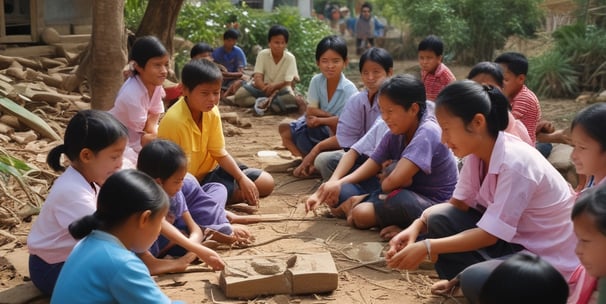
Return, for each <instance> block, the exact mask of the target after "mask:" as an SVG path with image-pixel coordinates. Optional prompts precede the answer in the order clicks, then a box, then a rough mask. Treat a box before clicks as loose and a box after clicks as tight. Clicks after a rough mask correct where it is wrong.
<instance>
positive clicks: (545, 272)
mask: <svg viewBox="0 0 606 304" xmlns="http://www.w3.org/2000/svg"><path fill="white" fill-rule="evenodd" d="M567 299H568V284H567V283H566V280H565V279H564V277H563V276H562V274H561V273H560V272H559V271H558V270H557V269H555V268H554V267H553V266H552V265H551V264H549V263H548V262H547V261H545V260H544V259H541V257H539V256H538V255H535V254H532V253H517V254H515V255H513V256H512V257H510V258H508V259H507V260H506V261H504V262H503V263H501V264H500V265H499V266H497V267H496V268H495V269H494V270H493V271H492V273H491V274H490V276H489V277H488V279H487V280H486V283H484V286H483V287H482V290H481V291H480V297H479V303H481V304H505V303H507V304H509V303H516V304H535V303H550V304H560V303H561V304H565V303H566V301H567Z"/></svg>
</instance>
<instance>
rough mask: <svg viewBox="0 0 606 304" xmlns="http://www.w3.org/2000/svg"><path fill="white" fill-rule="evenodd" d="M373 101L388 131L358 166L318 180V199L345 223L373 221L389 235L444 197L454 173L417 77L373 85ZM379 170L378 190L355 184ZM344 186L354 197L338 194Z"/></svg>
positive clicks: (360, 225) (371, 224)
mask: <svg viewBox="0 0 606 304" xmlns="http://www.w3.org/2000/svg"><path fill="white" fill-rule="evenodd" d="M379 106H380V109H381V116H382V118H383V121H385V124H386V125H387V126H388V127H389V132H388V133H387V134H385V136H384V137H383V139H382V140H381V142H380V144H379V146H378V147H377V148H376V149H375V151H374V152H373V153H372V155H371V156H370V158H369V159H368V160H366V161H365V162H364V164H362V166H360V167H359V168H357V169H356V170H355V171H353V172H352V173H350V174H348V175H346V176H344V177H343V178H341V179H340V180H337V181H331V182H327V183H326V184H324V185H323V186H324V193H322V195H320V196H319V200H318V201H320V202H326V203H327V204H328V205H329V206H331V207H333V214H335V215H339V213H340V215H341V216H343V217H346V218H347V222H348V223H349V224H350V225H352V226H354V227H356V228H360V229H368V228H372V227H376V226H378V227H379V228H380V229H382V231H381V235H382V236H383V235H385V236H386V238H389V236H393V235H394V233H393V231H396V230H397V231H399V230H401V229H404V228H406V227H408V225H410V223H412V221H414V220H416V219H417V218H418V217H419V216H420V215H421V213H422V212H423V210H425V209H426V208H427V207H429V206H432V205H434V204H438V203H442V202H444V201H446V200H447V199H448V198H449V197H450V196H451V194H452V191H453V189H454V186H455V184H456V182H457V175H458V173H457V163H456V160H455V158H454V157H453V155H452V153H451V152H450V151H449V150H448V148H447V147H446V146H444V145H443V144H442V143H441V142H440V134H441V132H440V128H439V126H438V123H437V122H436V121H435V117H434V115H433V113H432V112H433V111H431V110H430V109H429V107H428V105H427V103H426V100H425V87H423V83H422V82H421V81H420V80H417V79H415V78H414V77H412V76H410V75H398V76H395V77H393V78H391V79H388V80H387V81H385V82H384V83H383V85H382V86H381V88H380V89H379ZM387 167H390V168H389V170H387V169H386V168H387ZM382 169H383V170H382ZM381 170H382V172H381ZM388 171H391V172H388ZM380 172H381V174H382V176H381V178H380V182H381V186H380V188H379V189H364V188H363V187H360V186H359V185H358V184H359V183H360V182H363V181H365V180H367V179H369V178H372V177H374V176H376V175H377V174H379V173H380ZM349 187H353V188H355V189H356V190H357V191H356V190H347V191H345V192H346V193H348V195H351V194H352V193H354V195H359V196H352V197H351V198H347V197H340V192H341V190H342V189H345V188H349ZM382 196H385V197H384V198H383V197H382ZM337 197H338V198H339V199H338V200H337ZM339 203H340V204H339ZM314 207H315V206H309V207H308V209H313V208H314ZM388 231H390V232H391V233H388Z"/></svg>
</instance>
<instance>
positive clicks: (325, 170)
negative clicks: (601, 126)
mask: <svg viewBox="0 0 606 304" xmlns="http://www.w3.org/2000/svg"><path fill="white" fill-rule="evenodd" d="M358 67H359V69H360V75H361V76H362V82H363V83H364V90H362V91H361V92H358V93H357V94H354V95H353V96H351V98H349V100H348V101H347V103H346V104H345V107H343V111H342V112H341V115H339V122H338V123H337V134H336V139H337V142H338V145H339V147H341V149H340V150H335V151H330V152H322V153H320V154H318V156H317V157H316V159H315V160H314V162H313V163H311V164H306V163H301V165H300V167H301V168H302V172H304V173H306V172H312V171H313V170H315V169H318V171H320V174H321V175H322V179H324V180H325V181H326V180H328V179H329V178H330V176H331V175H332V172H333V171H334V170H335V168H336V167H337V165H338V163H339V160H340V159H341V157H342V156H343V154H344V153H345V150H349V148H350V147H351V146H352V145H353V144H354V143H355V142H356V141H358V140H359V139H360V138H362V137H363V136H364V134H366V133H367V132H368V130H370V128H371V127H372V126H373V124H374V123H375V121H376V120H377V118H378V117H380V116H381V112H380V110H379V105H378V99H379V94H377V92H378V91H379V87H380V86H381V84H382V83H383V81H385V80H386V79H387V78H388V77H391V75H392V74H393V58H392V57H391V55H390V54H389V52H387V51H386V50H385V49H382V48H370V49H368V50H366V52H364V54H362V56H360V62H359V63H358ZM365 160H366V158H365V156H362V157H361V158H359V159H358V160H357V161H356V165H355V166H356V167H358V166H360V165H361V164H362V163H364V161H365ZM312 165H313V169H312Z"/></svg>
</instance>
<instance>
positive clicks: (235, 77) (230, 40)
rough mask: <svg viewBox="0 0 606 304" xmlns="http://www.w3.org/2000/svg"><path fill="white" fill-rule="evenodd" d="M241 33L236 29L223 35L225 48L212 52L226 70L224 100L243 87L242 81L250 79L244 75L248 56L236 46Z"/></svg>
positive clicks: (216, 60)
mask: <svg viewBox="0 0 606 304" xmlns="http://www.w3.org/2000/svg"><path fill="white" fill-rule="evenodd" d="M239 36H240V33H239V32H238V31H237V30H235V29H228V30H226V31H225V33H223V46H220V47H218V48H216V49H215V50H214V51H213V52H212V58H213V59H214V61H215V62H216V63H218V64H220V65H222V66H224V67H225V68H226V71H224V72H223V86H222V89H223V90H222V93H223V95H222V96H221V97H222V98H225V97H227V96H231V95H233V94H234V93H235V92H236V90H238V88H240V86H241V85H242V80H246V79H247V78H248V77H247V76H246V75H244V67H246V56H245V55H244V51H242V49H241V48H240V47H239V46H237V45H236V43H237V42H238V37H239Z"/></svg>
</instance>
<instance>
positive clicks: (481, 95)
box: [436, 80, 509, 138]
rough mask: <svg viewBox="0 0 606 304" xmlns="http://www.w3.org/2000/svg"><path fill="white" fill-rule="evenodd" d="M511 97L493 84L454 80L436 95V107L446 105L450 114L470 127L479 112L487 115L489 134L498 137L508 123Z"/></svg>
mask: <svg viewBox="0 0 606 304" xmlns="http://www.w3.org/2000/svg"><path fill="white" fill-rule="evenodd" d="M508 106H509V100H508V99H507V97H505V95H503V93H501V90H499V89H497V88H495V87H492V86H482V85H480V84H478V83H476V82H475V81H471V80H461V81H455V82H453V83H451V84H449V85H448V86H446V87H445V88H444V89H442V91H440V93H439V94H438V97H437V98H436V110H437V108H440V107H442V108H445V109H446V110H447V111H448V112H449V113H451V114H453V115H454V116H457V117H459V118H461V119H462V120H463V123H464V124H465V125H466V126H467V125H468V124H469V123H470V122H471V121H472V120H473V118H474V117H475V115H476V114H482V115H484V117H485V118H486V127H487V129H488V133H489V134H490V135H491V136H492V137H494V138H496V137H497V136H498V134H499V131H503V130H505V129H506V128H507V124H508V123H509V112H508Z"/></svg>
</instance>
